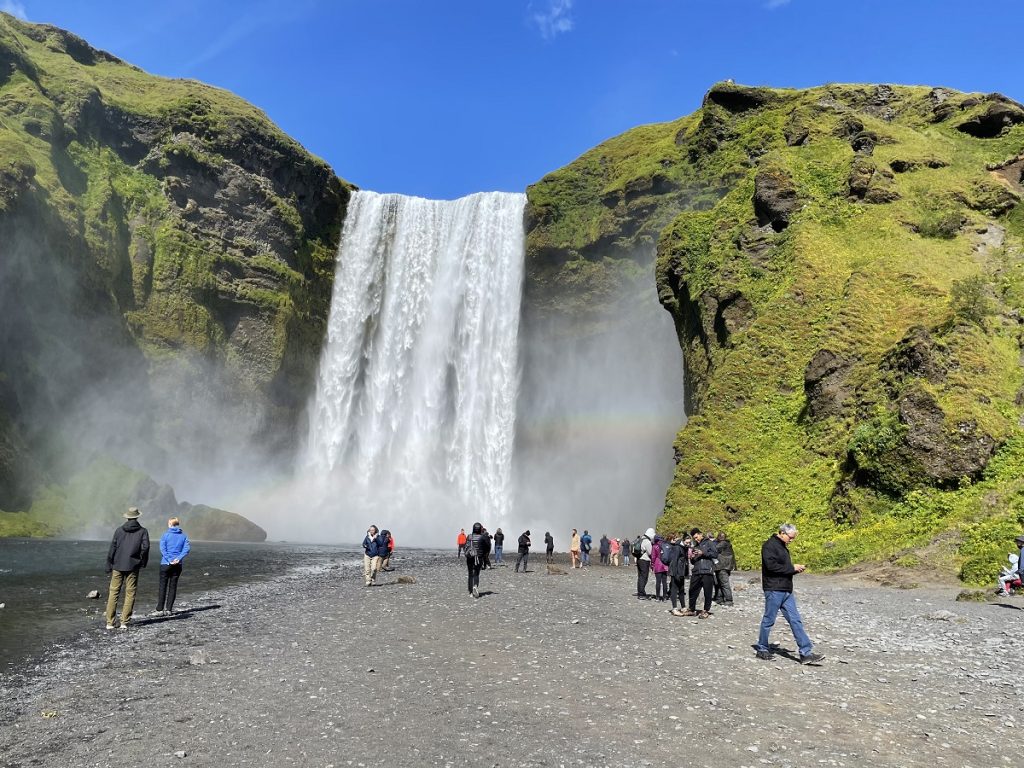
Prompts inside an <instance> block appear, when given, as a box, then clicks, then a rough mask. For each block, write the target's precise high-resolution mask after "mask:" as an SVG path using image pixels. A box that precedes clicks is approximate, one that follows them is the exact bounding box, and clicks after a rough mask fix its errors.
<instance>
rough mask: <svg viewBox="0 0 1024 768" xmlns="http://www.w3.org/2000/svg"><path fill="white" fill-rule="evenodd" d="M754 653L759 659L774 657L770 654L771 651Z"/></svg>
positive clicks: (769, 659)
mask: <svg viewBox="0 0 1024 768" xmlns="http://www.w3.org/2000/svg"><path fill="white" fill-rule="evenodd" d="M754 655H755V656H757V658H759V659H761V661H771V660H772V659H773V658H775V657H774V656H773V655H772V652H771V651H758V652H757V653H756V654H754Z"/></svg>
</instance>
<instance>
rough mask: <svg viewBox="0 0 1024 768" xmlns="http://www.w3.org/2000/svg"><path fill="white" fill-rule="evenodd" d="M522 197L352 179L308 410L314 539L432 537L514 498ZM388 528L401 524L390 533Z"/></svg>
mask: <svg viewBox="0 0 1024 768" xmlns="http://www.w3.org/2000/svg"><path fill="white" fill-rule="evenodd" d="M525 200H526V198H525V196H524V195H519V194H505V193H485V194H477V195H471V196H469V197H465V198H462V199H460V200H455V201H451V202H443V201H434V200H424V199H420V198H411V197H404V196H400V195H381V194H377V193H373V192H357V193H355V194H353V196H352V199H351V201H350V203H349V209H348V214H347V217H346V222H345V228H344V231H343V233H342V241H341V246H340V248H339V255H338V266H337V271H336V275H335V287H334V297H333V300H332V305H331V315H330V320H329V326H328V337H327V344H326V347H325V349H324V353H323V357H322V359H321V363H320V373H319V378H318V381H317V389H316V395H315V398H314V402H313V405H312V407H311V409H310V435H309V444H308V456H307V461H306V462H305V463H306V471H305V474H306V483H308V484H307V485H305V487H304V488H303V491H304V493H303V496H305V499H306V501H307V504H308V507H307V511H306V513H305V514H304V515H302V516H293V517H292V518H291V519H290V521H289V524H297V525H300V529H299V531H298V533H299V534H301V533H303V531H302V527H304V526H301V522H302V520H301V519H297V518H303V519H305V520H308V521H309V522H311V523H313V524H314V530H313V531H310V533H311V534H315V535H316V536H317V538H320V539H322V538H324V537H330V538H340V539H343V540H344V539H349V540H351V538H352V537H353V536H354V535H355V534H358V533H360V532H361V531H363V530H365V528H366V525H367V523H368V522H370V521H375V522H376V523H377V525H379V526H382V527H389V528H393V529H394V530H395V531H396V535H400V536H401V537H402V538H403V539H404V540H405V541H406V542H407V543H409V544H413V543H415V544H442V543H445V544H446V543H448V541H449V539H451V540H454V537H455V534H456V532H457V531H458V528H460V527H463V526H467V525H469V524H471V523H472V522H473V521H474V520H476V519H486V521H487V524H488V525H489V526H490V527H491V529H492V530H493V529H494V528H495V527H497V526H498V525H501V524H502V521H503V520H505V519H506V517H507V515H508V513H509V510H510V508H511V505H512V500H511V488H510V478H511V462H512V450H513V442H514V438H515V430H514V422H515V410H516V393H517V388H518V367H517V366H518V334H519V308H520V296H521V292H522V274H523V253H524V242H523V207H524V205H525ZM399 531H400V532H401V533H400V534H399Z"/></svg>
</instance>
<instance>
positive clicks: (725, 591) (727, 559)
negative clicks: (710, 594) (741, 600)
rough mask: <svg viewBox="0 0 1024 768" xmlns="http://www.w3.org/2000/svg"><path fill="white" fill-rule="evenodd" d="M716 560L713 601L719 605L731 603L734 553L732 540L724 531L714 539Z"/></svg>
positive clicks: (734, 562) (734, 565) (734, 566)
mask: <svg viewBox="0 0 1024 768" xmlns="http://www.w3.org/2000/svg"><path fill="white" fill-rule="evenodd" d="M715 546H717V547H718V562H717V563H716V564H715V601H716V602H718V604H719V605H732V572H733V571H734V570H735V569H736V553H735V552H733V548H732V542H731V541H729V537H728V536H726V535H725V534H724V533H720V534H718V538H717V539H716V540H715Z"/></svg>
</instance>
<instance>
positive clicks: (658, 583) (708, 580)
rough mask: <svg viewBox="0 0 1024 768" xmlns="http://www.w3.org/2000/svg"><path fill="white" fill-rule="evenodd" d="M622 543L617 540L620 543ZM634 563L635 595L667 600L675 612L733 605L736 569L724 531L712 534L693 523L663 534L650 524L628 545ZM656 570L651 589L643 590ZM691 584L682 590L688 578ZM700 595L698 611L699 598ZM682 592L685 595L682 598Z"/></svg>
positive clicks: (703, 612) (701, 613) (706, 611)
mask: <svg viewBox="0 0 1024 768" xmlns="http://www.w3.org/2000/svg"><path fill="white" fill-rule="evenodd" d="M620 546H621V545H620ZM627 551H628V552H630V554H632V555H633V559H634V561H635V562H636V572H637V577H636V596H637V598H639V599H640V600H650V599H654V600H670V601H671V602H672V609H671V613H672V615H673V616H699V617H700V618H702V619H706V618H708V616H710V615H711V603H712V602H717V603H719V604H720V605H732V602H733V595H732V581H731V575H732V572H733V570H735V568H736V555H735V553H734V552H733V548H732V542H730V541H729V538H728V537H727V536H726V535H725V534H724V533H720V534H718V536H715V535H714V534H713V533H704V532H703V531H701V530H700V529H699V528H694V529H692V530H691V531H690V533H689V535H685V534H682V533H680V534H678V535H670V536H667V537H665V536H661V535H658V534H656V533H655V532H654V529H653V528H648V529H647V531H646V532H644V533H643V534H642V535H640V536H638V537H637V538H636V539H634V540H633V542H632V543H631V544H629V545H628V549H627ZM652 571H653V572H654V594H653V595H649V594H648V593H647V584H648V583H649V581H650V577H651V572H652ZM687 578H689V579H690V589H689V593H688V595H687V593H686V591H685V585H686V579H687ZM701 593H703V596H704V602H703V606H702V609H701V610H700V611H697V598H698V597H700V595H701ZM684 595H686V597H684Z"/></svg>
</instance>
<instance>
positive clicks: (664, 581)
mask: <svg viewBox="0 0 1024 768" xmlns="http://www.w3.org/2000/svg"><path fill="white" fill-rule="evenodd" d="M663 548H665V549H667V548H668V542H667V541H665V540H664V539H663V538H662V537H661V536H655V537H654V541H653V542H652V545H651V570H653V571H654V599H655V600H659V601H662V602H664V601H665V600H668V564H667V563H666V562H665V560H664V559H663V558H662V549H663ZM666 557H667V554H666Z"/></svg>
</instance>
